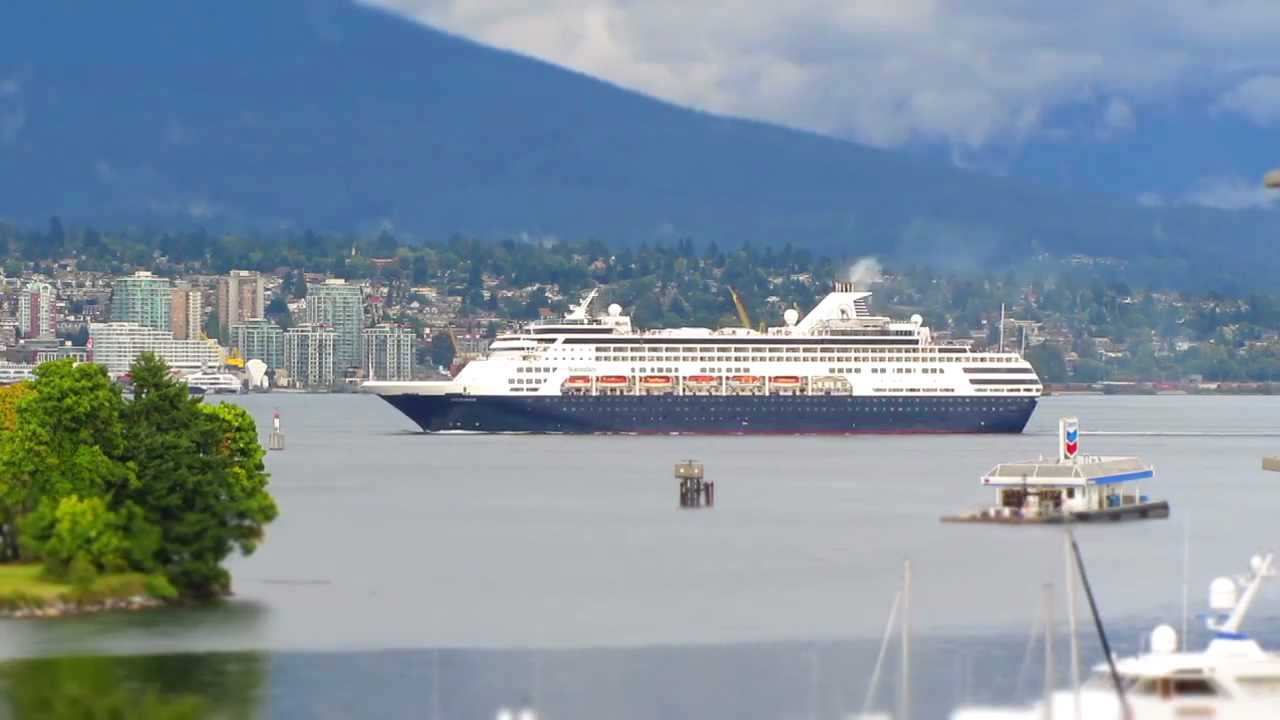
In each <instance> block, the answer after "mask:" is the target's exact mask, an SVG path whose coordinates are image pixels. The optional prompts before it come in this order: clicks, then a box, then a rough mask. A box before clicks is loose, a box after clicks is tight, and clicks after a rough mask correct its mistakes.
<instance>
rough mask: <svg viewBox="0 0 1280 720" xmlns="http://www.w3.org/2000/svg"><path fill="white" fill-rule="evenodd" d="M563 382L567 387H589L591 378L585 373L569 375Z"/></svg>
mask: <svg viewBox="0 0 1280 720" xmlns="http://www.w3.org/2000/svg"><path fill="white" fill-rule="evenodd" d="M564 384H565V385H566V386H568V387H591V378H590V377H588V376H586V375H570V376H569V378H568V379H567V380H565V381H564Z"/></svg>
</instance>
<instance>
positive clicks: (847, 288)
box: [831, 280, 854, 293]
mask: <svg viewBox="0 0 1280 720" xmlns="http://www.w3.org/2000/svg"><path fill="white" fill-rule="evenodd" d="M831 292H838V293H851V292H854V289H853V283H851V282H849V281H847V280H836V281H835V282H833V283H831Z"/></svg>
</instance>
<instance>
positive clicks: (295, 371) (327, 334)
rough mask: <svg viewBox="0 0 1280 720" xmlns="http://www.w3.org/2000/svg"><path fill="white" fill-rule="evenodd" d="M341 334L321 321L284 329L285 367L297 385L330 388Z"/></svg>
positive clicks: (334, 378)
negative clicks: (320, 323) (317, 323)
mask: <svg viewBox="0 0 1280 720" xmlns="http://www.w3.org/2000/svg"><path fill="white" fill-rule="evenodd" d="M337 344H338V334H337V333H336V332H335V331H334V330H333V329H332V328H328V327H325V326H322V325H299V326H297V327H293V328H289V329H288V330H287V331H285V333H284V369H285V371H286V373H287V376H288V377H289V378H290V381H291V382H292V383H293V384H294V385H295V386H297V387H310V388H331V387H333V385H334V384H335V383H336V382H337V375H336V374H335V373H334V368H335V365H334V360H335V355H336V353H337Z"/></svg>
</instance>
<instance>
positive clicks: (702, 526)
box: [0, 394, 1280, 718]
mask: <svg viewBox="0 0 1280 720" xmlns="http://www.w3.org/2000/svg"><path fill="white" fill-rule="evenodd" d="M238 402H241V403H243V404H244V405H245V406H246V407H247V408H249V409H250V410H251V411H252V412H253V413H254V414H255V416H256V417H257V418H258V421H259V424H260V427H261V428H263V429H264V431H265V429H266V428H267V427H268V426H269V424H270V416H271V413H272V411H273V409H278V410H279V411H280V413H281V416H282V418H283V422H284V429H285V432H286V436H287V439H288V449H287V450H286V451H284V452H281V453H271V454H270V457H269V460H268V467H269V470H270V471H271V473H272V491H273V493H274V494H275V496H276V498H277V500H278V502H279V504H280V508H281V516H280V518H279V520H277V521H276V522H275V523H274V524H273V525H272V526H271V527H270V528H269V531H268V537H267V541H266V542H265V543H264V544H263V545H262V547H261V548H260V549H259V551H258V552H257V553H256V554H255V555H254V556H252V557H250V558H242V559H236V560H235V561H234V562H232V564H231V567H232V572H233V575H234V579H235V586H236V592H237V595H236V597H235V599H234V600H232V601H229V602H227V603H224V604H222V605H219V606H217V607H212V608H201V609H182V610H168V611H163V612H157V613H151V614H143V615H136V616H102V617H91V618H78V619H72V620H63V621H55V622H40V621H24V622H14V621H8V622H0V655H2V656H4V657H8V658H42V659H40V660H26V661H22V662H15V663H11V664H10V665H9V666H8V668H7V672H6V674H5V675H4V677H5V678H7V685H8V688H9V690H8V692H7V695H8V697H9V699H10V708H9V709H10V711H11V715H12V716H17V717H40V716H53V715H50V713H51V712H55V711H57V708H53V707H52V706H47V705H42V704H40V703H41V702H43V700H41V698H42V697H43V696H42V695H40V692H39V690H40V687H41V685H40V682H38V681H36V680H34V679H33V678H54V679H58V681H57V683H56V687H58V688H65V687H72V686H74V687H83V688H88V689H87V690H86V691H85V692H86V696H92V697H95V698H106V700H104V702H109V701H111V700H110V698H111V697H113V695H112V693H110V692H106V691H105V690H101V688H116V689H118V688H122V687H123V688H126V689H127V688H134V689H137V690H138V691H139V692H141V691H143V690H145V689H148V688H150V689H153V690H155V692H156V693H159V695H156V697H155V702H157V703H164V702H175V703H181V702H187V701H190V702H192V703H197V704H199V703H204V705H200V707H202V708H204V710H201V711H200V712H207V713H212V714H221V715H223V716H227V717H241V716H246V715H253V714H254V713H258V714H261V715H264V716H272V717H349V716H371V717H444V718H452V717H492V715H493V712H494V710H496V709H497V708H498V707H500V706H511V707H515V706H519V705H521V704H536V705H537V706H538V707H540V708H543V710H544V713H543V714H544V716H545V717H553V716H554V717H605V716H608V717H637V718H642V717H679V716H692V715H698V716H701V717H707V718H721V717H723V718H730V717H732V718H744V717H762V718H781V717H840V716H842V715H843V714H844V713H847V712H849V711H852V710H856V709H857V708H859V707H860V706H861V702H862V698H863V694H864V692H865V683H866V680H865V678H866V676H867V674H868V672H869V668H870V665H871V663H872V662H873V660H874V657H875V653H876V649H877V646H878V637H879V635H880V633H881V632H882V630H883V626H884V622H885V620H886V616H887V613H888V610H889V606H890V604H891V602H892V600H893V596H894V593H895V591H896V588H897V585H898V582H899V576H900V574H901V566H902V561H903V560H904V559H907V558H910V559H911V561H912V565H913V576H914V578H913V585H914V594H913V618H912V620H913V624H914V627H915V630H916V633H917V637H918V644H917V653H916V655H917V658H916V659H917V665H918V671H917V675H918V677H917V680H916V683H915V687H916V688H917V689H918V690H919V695H920V699H919V700H918V702H917V709H918V712H917V716H918V717H937V716H940V715H941V714H942V712H943V708H945V707H947V706H949V704H950V703H952V702H955V701H956V700H960V699H966V698H968V699H981V698H990V697H1005V696H1008V695H1011V694H1017V695H1025V694H1026V693H1027V692H1034V687H1035V685H1036V683H1037V682H1038V680H1037V678H1036V677H1032V678H1030V679H1029V680H1028V679H1027V678H1025V677H1024V678H1023V681H1022V682H1021V683H1019V682H1018V678H1017V676H1018V674H1019V669H1020V667H1021V665H1022V657H1023V652H1024V651H1023V646H1024V643H1025V635H1026V633H1027V630H1028V628H1029V627H1030V626H1031V624H1032V621H1033V618H1034V616H1035V613H1036V611H1037V607H1038V602H1039V592H1040V590H1039V588H1040V586H1041V584H1042V583H1044V582H1057V583H1059V584H1060V583H1061V579H1062V577H1063V550H1062V539H1061V535H1060V534H1058V533H1056V532H1054V531H1050V530H1044V529H1039V528H992V527H968V526H961V527H957V526H944V525H941V524H940V523H939V522H938V517H939V516H941V515H944V514H949V513H954V512H957V511H961V510H966V509H971V508H975V507H977V506H980V505H985V504H988V503H989V502H991V500H992V497H991V493H990V491H984V490H983V489H981V488H980V487H978V485H977V483H976V479H977V477H978V476H979V475H980V474H981V473H982V472H983V471H985V470H987V469H988V468H989V467H990V466H991V465H992V464H994V463H995V462H998V461H1001V460H1013V459H1023V458H1026V457H1034V456H1036V455H1037V454H1045V455H1051V454H1053V453H1054V452H1055V448H1056V436H1055V432H1056V420H1057V417H1058V416H1059V415H1067V414H1074V415H1078V416H1079V417H1080V418H1081V424H1082V428H1083V430H1084V432H1085V437H1084V439H1083V444H1084V449H1085V451H1086V452H1093V453H1111V454H1121V453H1123V454H1136V455H1140V456H1142V457H1143V458H1145V459H1147V460H1149V461H1151V462H1153V463H1155V464H1156V470H1157V480H1156V482H1155V483H1153V484H1152V485H1151V486H1150V488H1149V490H1150V493H1151V494H1152V495H1156V496H1163V497H1166V498H1168V499H1169V501H1170V502H1171V504H1172V507H1173V518H1172V519H1171V520H1168V521H1163V522H1151V523H1143V524H1128V525H1124V526H1116V527H1107V528H1084V529H1082V530H1081V531H1080V533H1079V534H1080V540H1081V544H1082V547H1083V548H1084V551H1085V553H1086V558H1087V560H1088V562H1089V568H1090V573H1091V576H1092V580H1093V582H1094V584H1095V591H1096V592H1097V594H1098V597H1099V599H1100V601H1101V603H1102V606H1103V609H1104V613H1105V614H1106V616H1107V619H1108V622H1109V623H1111V624H1112V625H1113V626H1114V627H1115V628H1116V633H1117V635H1118V639H1119V644H1120V645H1121V647H1122V648H1126V649H1129V650H1132V649H1135V648H1136V647H1137V643H1138V642H1139V637H1140V636H1141V634H1142V633H1144V632H1145V631H1146V630H1147V629H1149V627H1150V626H1151V625H1152V624H1153V623H1156V622H1161V621H1171V622H1173V623H1174V624H1175V625H1176V624H1178V617H1179V615H1180V598H1181V587H1182V547H1183V537H1184V533H1185V534H1187V535H1188V536H1189V538H1190V543H1191V553H1192V562H1191V578H1190V579H1191V587H1192V608H1193V610H1199V609H1200V608H1201V607H1202V605H1203V601H1204V594H1205V593H1204V589H1205V588H1207V584H1208V582H1209V580H1210V579H1211V578H1212V577H1213V576H1216V575H1220V574H1225V573H1229V572H1238V571H1242V570H1244V569H1245V567H1246V562H1247V558H1248V556H1249V555H1250V554H1251V553H1253V552H1255V551H1257V550H1260V549H1266V548H1271V547H1275V546H1276V544H1277V543H1276V540H1277V538H1276V537H1275V534H1276V533H1275V527H1276V522H1275V517H1276V507H1277V502H1276V500H1277V498H1280V495H1278V493H1280V476H1277V475H1275V474H1271V473H1264V472H1262V471H1261V470H1260V460H1261V456H1262V455H1264V454H1269V453H1280V422H1277V421H1278V420H1280V398H1266V397H1246V398H1229V397H1221V398H1216V397H1097V396H1086V397H1056V398H1047V399H1045V401H1044V402H1043V403H1042V404H1041V406H1040V409H1039V410H1037V412H1036V415H1035V416H1034V417H1033V419H1032V423H1031V426H1030V427H1029V428H1028V432H1027V433H1025V434H1023V435H1020V436H989V437H985V436H963V437H945V436H944V437H911V436H891V437H849V438H830V437H795V438H785V437H766V438H757V437H715V438H696V437H559V436H483V435H477V436H466V435H463V436H458V435H437V436H425V435H421V434H418V433H416V432H413V426H412V425H411V424H410V423H409V422H408V421H407V420H406V419H404V418H403V417H401V416H400V415H399V414H398V413H396V412H395V411H394V410H393V409H391V408H390V407H389V406H386V405H385V404H383V403H382V402H381V401H379V400H377V399H376V398H371V397H364V396H337V395H335V396H321V395H283V394H276V395H269V396H249V397H244V398H241V399H239V400H238ZM1090 431H1094V433H1095V434H1092V435H1091V434H1090ZM1115 433H1118V434H1115ZM1129 433H1140V434H1129ZM688 457H692V458H696V459H699V460H701V461H702V462H703V463H704V464H705V465H706V468H707V473H708V477H710V478H712V479H714V480H715V481H716V485H717V487H716V490H717V492H716V508H715V509H714V510H710V511H702V512H682V511H679V510H677V509H676V507H675V505H676V502H675V501H676V493H675V484H674V481H673V480H672V479H671V472H672V465H673V464H674V463H675V462H677V461H679V460H681V459H684V458H688ZM1135 578H1137V579H1138V581H1135ZM1277 600H1280V588H1273V589H1271V590H1270V591H1269V592H1268V593H1266V594H1265V595H1264V597H1263V598H1262V600H1261V601H1260V603H1259V605H1258V612H1257V613H1255V617H1256V618H1257V620H1258V625H1259V626H1260V627H1262V628H1270V627H1271V625H1272V623H1274V622H1276V620H1277V619H1280V602H1277ZM1059 615H1061V613H1059ZM1272 642H1273V643H1274V644H1277V645H1280V634H1278V635H1276V636H1275V637H1274V638H1273V640H1272ZM119 654H129V655H133V656H136V657H134V658H132V659H129V660H124V659H120V658H118V657H113V656H115V655H119ZM1093 657H1096V654H1095V655H1094V656H1093ZM1036 672H1038V670H1037V671H1036ZM81 676H84V677H83V679H77V678H81ZM893 676H894V673H892V672H891V673H889V676H888V677H887V678H886V685H885V687H884V688H882V689H881V690H882V692H883V694H884V697H885V698H888V697H889V696H890V695H891V693H892V685H893V683H894V677H893ZM1020 684H1021V685H1022V686H1023V687H1019V685H1020ZM19 687H22V688H26V689H27V692H26V694H25V695H24V694H23V693H20V692H18V690H17V689H16V688H19ZM51 687H55V686H51ZM94 688H99V689H94ZM53 694H54V695H55V696H58V697H63V696H65V695H66V693H61V692H60V693H53ZM120 701H121V702H132V700H130V699H129V698H127V697H125V698H123V699H122V700H120Z"/></svg>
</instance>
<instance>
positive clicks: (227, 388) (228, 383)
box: [185, 372, 244, 395]
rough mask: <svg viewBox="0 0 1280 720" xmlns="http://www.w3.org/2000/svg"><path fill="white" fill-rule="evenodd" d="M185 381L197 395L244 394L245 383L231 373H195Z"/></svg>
mask: <svg viewBox="0 0 1280 720" xmlns="http://www.w3.org/2000/svg"><path fill="white" fill-rule="evenodd" d="M185 380H186V381H187V387H188V388H190V389H191V392H192V393H193V394H197V395H222V394H227V395H238V394H240V393H241V392H244V383H242V382H240V378H238V377H236V376H235V375H232V374H231V373H205V372H199V373H193V374H191V375H188V376H187V377H186V378H185Z"/></svg>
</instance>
